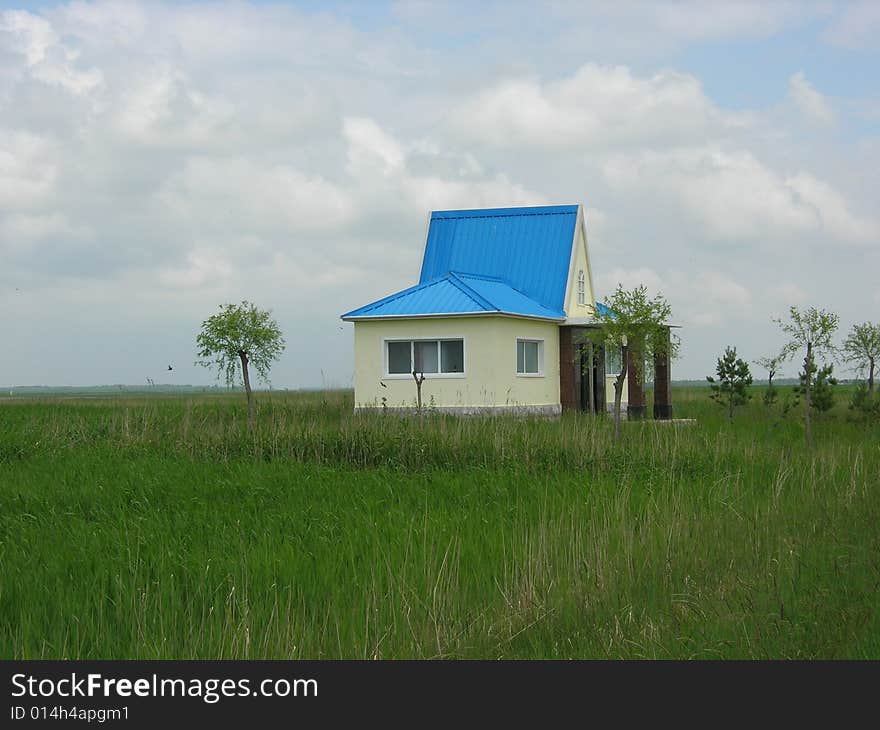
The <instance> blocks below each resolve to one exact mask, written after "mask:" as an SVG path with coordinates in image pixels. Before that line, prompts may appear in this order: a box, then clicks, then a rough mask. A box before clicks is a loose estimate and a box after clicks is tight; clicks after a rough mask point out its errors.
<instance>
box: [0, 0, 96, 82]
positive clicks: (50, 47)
mask: <svg viewBox="0 0 880 730" xmlns="http://www.w3.org/2000/svg"><path fill="white" fill-rule="evenodd" d="M3 45H6V46H7V47H9V48H11V49H12V50H13V51H18V52H19V53H20V54H21V55H22V56H23V57H24V61H25V63H26V65H27V68H28V70H29V72H30V74H31V75H32V76H33V77H34V78H35V79H39V80H40V81H42V82H44V83H47V84H50V85H52V84H54V85H57V86H60V87H62V88H64V89H66V90H67V91H70V92H72V93H74V94H83V93H86V92H88V91H91V90H92V89H94V88H96V87H97V86H99V85H100V84H101V82H102V81H103V76H102V74H101V72H100V71H99V70H98V69H95V68H90V69H85V70H78V69H77V68H76V67H75V62H76V60H77V58H78V56H79V52H78V51H76V50H74V49H71V48H69V47H68V46H67V45H65V44H64V43H62V42H61V41H60V40H59V38H58V35H57V34H56V33H55V30H54V29H53V28H52V26H51V25H50V23H49V22H48V21H47V20H45V19H44V18H41V17H39V16H37V15H33V14H32V13H29V12H27V11H24V10H6V11H3V12H0V46H3Z"/></svg>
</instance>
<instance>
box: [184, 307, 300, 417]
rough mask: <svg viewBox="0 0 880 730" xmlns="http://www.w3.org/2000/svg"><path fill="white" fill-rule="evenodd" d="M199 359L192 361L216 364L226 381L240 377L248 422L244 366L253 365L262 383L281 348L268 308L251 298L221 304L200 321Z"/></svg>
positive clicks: (249, 395) (251, 409)
mask: <svg viewBox="0 0 880 730" xmlns="http://www.w3.org/2000/svg"><path fill="white" fill-rule="evenodd" d="M196 346H197V347H198V355H199V359H198V360H196V365H203V366H204V367H209V368H210V367H216V368H217V371H218V375H223V376H224V378H225V380H226V383H227V385H232V384H233V383H234V382H235V381H236V380H238V379H240V380H241V382H243V383H244V389H245V392H246V393H247V402H248V423H249V424H250V425H251V426H253V423H254V394H253V391H252V390H251V379H250V375H249V373H248V366H249V365H253V366H254V369H255V370H256V371H257V374H258V375H259V377H260V380H262V381H263V382H265V383H268V382H269V368H270V367H271V365H272V363H273V362H274V361H275V360H277V359H278V358H279V357H280V355H281V353H282V352H284V346H285V343H284V337H282V335H281V329H280V328H279V327H278V324H277V323H276V322H275V320H273V319H272V316H271V312H268V311H265V310H261V309H258V308H257V307H256V306H255V305H254V304H252V303H251V302H247V301H243V302H242V303H241V304H222V305H220V311H219V312H218V313H217V314H214V315H212V316H210V317H208V319H206V320H205V321H204V322H202V330H201V332H200V333H199V335H198V336H197V337H196Z"/></svg>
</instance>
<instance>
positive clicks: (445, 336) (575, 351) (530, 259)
mask: <svg viewBox="0 0 880 730" xmlns="http://www.w3.org/2000/svg"><path fill="white" fill-rule="evenodd" d="M596 306H601V305H597V304H596V299H595V293H594V289H593V275H592V272H591V270H590V257H589V249H588V246H587V235H586V226H585V221H584V211H583V208H582V207H581V206H579V205H554V206H541V207H528V208H494V209H483V210H452V211H434V212H433V213H431V218H430V223H429V226H428V235H427V241H426V242H425V253H424V257H423V260H422V271H421V275H420V277H419V281H418V283H417V284H416V285H415V286H412V287H410V288H409V289H404V290H403V291H400V292H397V293H395V294H391V295H389V296H387V297H384V298H383V299H379V300H378V301H375V302H372V303H371V304H367V305H365V306H363V307H359V308H358V309H354V310H352V311H350V312H346V313H345V314H343V315H342V319H343V320H345V321H348V322H353V323H354V356H355V374H354V388H355V407H356V408H358V409H363V408H375V407H388V408H411V407H414V406H415V405H416V402H417V401H416V398H417V388H416V382H415V379H414V373H415V374H419V375H421V374H424V382H423V384H422V386H421V395H422V401H423V403H424V404H426V405H430V406H431V407H434V408H436V409H438V410H440V411H446V412H456V413H503V412H511V411H512V412H519V413H535V414H545V415H556V414H558V413H560V412H561V411H562V410H582V411H594V412H604V411H605V410H606V409H607V408H609V406H610V405H611V404H613V399H614V389H613V386H612V383H613V381H614V378H615V377H616V375H617V373H618V372H619V369H620V364H621V363H620V352H619V351H618V352H617V353H614V352H608V353H606V352H605V348H604V347H601V346H597V345H593V344H591V343H590V342H589V341H588V340H587V339H586V337H585V336H584V334H585V331H586V330H587V329H589V328H590V327H591V326H595V320H594V312H595V310H594V307H596ZM664 368H665V369H664ZM668 374H669V367H668V362H666V363H665V364H664V363H659V364H658V367H657V377H658V379H662V378H666V381H667V387H666V388H665V394H661V401H662V402H661V403H660V404H659V405H660V406H661V409H660V416H659V417H669V412H670V411H671V406H669V404H668V390H669V388H668ZM632 375H633V371H632V368H630V372H629V375H628V377H627V387H626V389H625V390H624V395H623V401H624V407H625V408H627V409H628V412H629V414H630V416H639V415H642V414H643V412H644V409H645V405H644V391H643V389H642V387H641V384H640V383H637V382H636V383H635V384H633V378H632V377H631V376H632ZM660 390H662V388H658V391H660ZM655 401H656V399H655ZM656 411H657V408H656V406H655V412H656ZM664 413H665V416H664ZM655 415H657V413H655Z"/></svg>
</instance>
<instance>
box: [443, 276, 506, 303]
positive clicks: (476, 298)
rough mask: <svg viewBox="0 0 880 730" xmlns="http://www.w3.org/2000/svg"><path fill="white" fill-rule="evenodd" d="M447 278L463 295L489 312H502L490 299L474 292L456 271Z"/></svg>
mask: <svg viewBox="0 0 880 730" xmlns="http://www.w3.org/2000/svg"><path fill="white" fill-rule="evenodd" d="M446 276H447V277H448V278H449V280H450V281H451V282H452V283H453V284H454V285H455V286H456V287H457V288H458V289H459V290H460V291H461V292H462V293H464V294H465V295H467V296H469V297H470V298H471V299H473V300H474V301H475V302H476V303H477V304H479V305H480V306H481V307H486V308H488V310H489V311H495V312H498V311H501V310H499V308H498V307H497V306H495V305H494V304H493V303H492V302H490V301H489V300H488V299H486V297H484V296H483V295H482V294H480V293H479V292H477V291H474V290H473V289H472V288H471V287H469V286H468V285H467V284H466V283H465V282H464V281H462V280H461V278H460V277H459V275H458V274H457V273H455V272H454V271H450V272H449V273H448V274H447V275H446Z"/></svg>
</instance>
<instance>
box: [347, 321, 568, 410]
mask: <svg viewBox="0 0 880 730" xmlns="http://www.w3.org/2000/svg"><path fill="white" fill-rule="evenodd" d="M433 337H437V338H450V339H451V338H463V339H464V359H465V365H464V367H465V374H464V377H461V376H458V377H456V376H439V375H426V376H425V382H424V385H423V386H422V402H423V404H424V405H428V404H429V403H430V402H431V397H432V396H433V398H434V401H433V403H434V405H436V406H437V407H493V406H519V405H535V406H544V405H554V406H555V405H558V404H559V326H558V325H557V324H555V323H553V322H542V321H538V320H530V319H518V318H515V317H499V316H478V317H442V318H428V319H386V320H373V321H366V322H355V325H354V361H355V370H354V389H355V391H354V397H355V406H357V407H368V406H381V404H382V398H383V397H385V398H386V399H387V400H386V405H387V406H388V407H389V408H399V407H408V406H414V405H415V398H416V386H415V383H414V382H413V379H412V376H407V377H400V376H385V375H384V369H385V352H384V347H385V345H384V340H385V339H386V338H387V339H423V338H427V339H430V338H433ZM518 337H523V338H527V339H543V340H544V372H543V376H541V377H535V376H526V377H524V376H518V375H517V373H516V340H517V338H518ZM380 381H381V382H383V383H385V385H386V387H384V388H383V387H382V386H381V385H379V382H380Z"/></svg>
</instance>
